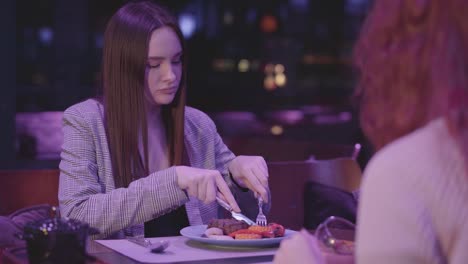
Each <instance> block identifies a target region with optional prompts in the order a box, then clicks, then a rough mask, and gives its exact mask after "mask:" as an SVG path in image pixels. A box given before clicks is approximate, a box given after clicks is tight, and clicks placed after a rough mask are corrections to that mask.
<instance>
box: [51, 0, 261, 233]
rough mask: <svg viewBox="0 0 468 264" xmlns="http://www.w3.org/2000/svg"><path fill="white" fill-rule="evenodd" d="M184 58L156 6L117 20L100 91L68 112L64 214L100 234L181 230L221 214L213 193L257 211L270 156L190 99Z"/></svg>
mask: <svg viewBox="0 0 468 264" xmlns="http://www.w3.org/2000/svg"><path fill="white" fill-rule="evenodd" d="M185 58H186V53H185V47H184V40H183V36H182V34H181V31H180V29H179V27H178V25H177V22H176V20H175V19H174V17H173V16H172V15H170V14H169V13H168V11H167V10H166V9H164V8H162V7H160V6H159V5H156V4H154V3H152V2H151V1H143V2H130V3H128V4H125V5H124V6H123V7H121V8H120V9H119V10H118V11H117V12H116V13H115V14H114V15H113V17H112V18H111V19H110V21H109V23H108V25H107V28H106V31H105V37H104V48H103V61H102V65H103V66H102V76H103V94H102V96H101V97H99V98H98V99H89V100H87V101H84V102H81V103H78V104H76V105H74V106H72V107H70V108H69V109H67V110H66V111H65V113H64V118H63V125H64V126H63V132H64V144H63V150H62V154H61V159H62V160H61V163H60V170H61V173H60V187H59V202H60V209H61V213H62V214H63V215H64V216H67V217H70V218H75V219H79V220H82V221H85V222H87V223H89V224H90V225H91V226H92V227H95V228H98V229H99V230H100V232H101V233H100V234H99V235H98V236H95V238H98V237H99V238H110V237H124V236H136V235H142V234H144V235H145V236H168V235H178V233H179V230H180V229H181V228H183V227H184V226H187V225H189V224H190V225H197V224H206V223H207V222H208V221H209V220H210V219H212V218H217V217H219V216H220V212H222V211H221V210H220V211H218V206H217V204H216V202H215V198H216V196H221V197H222V198H223V199H225V200H226V201H227V202H228V203H229V204H230V205H231V206H232V207H233V208H234V210H235V211H240V207H242V209H244V211H243V212H244V213H246V214H247V215H249V214H250V215H251V216H252V214H254V213H255V214H256V210H255V209H252V207H253V208H255V206H256V204H257V202H256V200H255V196H261V197H262V198H263V199H264V200H265V201H268V198H269V194H268V170H267V167H266V163H265V160H264V159H263V158H261V157H257V156H238V157H236V156H234V154H233V153H232V152H231V151H230V150H229V149H228V148H227V147H226V145H225V144H224V143H223V141H222V140H221V137H220V136H219V134H218V133H217V131H216V127H215V125H214V123H213V122H212V120H211V119H210V118H209V117H208V116H207V115H206V114H204V113H202V112H201V111H199V110H196V109H194V108H191V107H186V106H185V89H186V87H185V76H186V71H185ZM253 193H255V195H254V194H253ZM244 196H245V197H244ZM234 197H236V198H238V200H239V201H244V202H245V204H246V206H243V204H240V205H241V206H240V207H239V205H238V204H237V202H236V199H235V198H234ZM243 197H244V198H243ZM247 205H249V206H250V207H249V206H247ZM266 207H268V205H267V206H266Z"/></svg>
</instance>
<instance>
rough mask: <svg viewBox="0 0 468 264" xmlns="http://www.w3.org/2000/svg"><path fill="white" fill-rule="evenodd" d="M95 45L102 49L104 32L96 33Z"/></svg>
mask: <svg viewBox="0 0 468 264" xmlns="http://www.w3.org/2000/svg"><path fill="white" fill-rule="evenodd" d="M94 45H95V47H96V48H97V49H102V48H103V47H104V35H103V34H102V33H98V34H96V35H95V37H94Z"/></svg>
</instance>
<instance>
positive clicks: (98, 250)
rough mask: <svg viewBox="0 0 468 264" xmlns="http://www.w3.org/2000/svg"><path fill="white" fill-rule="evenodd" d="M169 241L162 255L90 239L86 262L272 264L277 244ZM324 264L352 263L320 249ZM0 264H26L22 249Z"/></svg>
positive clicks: (7, 253) (119, 241) (6, 254)
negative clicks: (221, 244)
mask: <svg viewBox="0 0 468 264" xmlns="http://www.w3.org/2000/svg"><path fill="white" fill-rule="evenodd" d="M158 239H164V240H167V241H169V247H168V248H167V249H166V250H165V251H164V252H163V253H151V252H150V251H149V249H147V248H144V247H142V246H139V245H137V244H134V243H132V242H130V241H128V240H126V239H117V240H90V241H88V243H87V250H86V251H87V254H88V260H87V262H86V263H93V264H113V263H122V264H134V263H183V264H201V263H206V264H210V263H219V264H224V263H226V264H227V263H233V264H240V263H249V264H253V263H256V264H259V263H262V264H266V263H273V258H274V254H275V253H276V251H277V250H278V245H276V246H272V247H244V248H241V247H223V246H216V245H210V244H205V243H201V242H198V241H193V240H191V239H189V238H187V237H184V236H173V237H164V238H158ZM321 250H322V252H323V254H324V256H325V259H326V260H327V263H328V264H353V263H354V257H353V256H352V255H339V254H335V253H334V252H333V251H332V250H331V249H329V248H327V247H325V246H322V245H321ZM3 261H4V262H3V263H5V264H8V263H12V264H28V259H27V251H26V248H25V247H23V248H10V249H6V250H4V252H3Z"/></svg>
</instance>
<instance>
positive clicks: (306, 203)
mask: <svg viewBox="0 0 468 264" xmlns="http://www.w3.org/2000/svg"><path fill="white" fill-rule="evenodd" d="M268 170H269V175H270V179H269V184H270V190H271V194H272V208H271V211H270V213H269V215H268V221H269V222H277V223H280V224H283V225H284V226H285V227H287V228H290V229H295V230H298V229H300V228H302V227H306V228H309V229H314V228H315V227H316V223H320V222H321V221H323V220H325V219H326V218H327V217H328V216H329V215H335V216H341V217H345V218H347V219H350V220H351V221H354V218H355V215H356V207H357V201H356V200H355V199H354V196H353V192H354V191H356V190H358V189H359V185H360V182H361V169H360V168H359V166H358V164H357V163H356V162H355V161H354V160H353V159H351V158H337V159H332V160H320V161H317V160H316V161H286V162H269V163H268Z"/></svg>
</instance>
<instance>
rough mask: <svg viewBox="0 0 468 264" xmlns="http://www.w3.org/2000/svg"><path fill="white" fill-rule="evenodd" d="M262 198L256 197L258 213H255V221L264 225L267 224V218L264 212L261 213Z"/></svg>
mask: <svg viewBox="0 0 468 264" xmlns="http://www.w3.org/2000/svg"><path fill="white" fill-rule="evenodd" d="M262 208H263V199H262V197H260V196H259V197H258V215H257V220H256V223H257V225H259V226H266V225H267V223H268V222H267V218H266V216H265V214H263V209H262Z"/></svg>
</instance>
